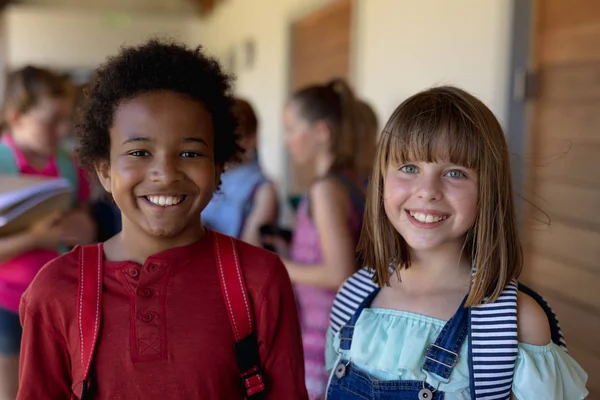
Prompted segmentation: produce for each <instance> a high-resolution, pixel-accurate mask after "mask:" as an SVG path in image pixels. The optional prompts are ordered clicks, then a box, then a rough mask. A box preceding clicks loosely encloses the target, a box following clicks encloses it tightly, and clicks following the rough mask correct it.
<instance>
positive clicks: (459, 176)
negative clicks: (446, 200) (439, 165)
mask: <svg viewBox="0 0 600 400" xmlns="http://www.w3.org/2000/svg"><path fill="white" fill-rule="evenodd" d="M446 176H448V177H449V178H453V179H462V178H466V176H465V174H464V172H462V171H460V170H458V169H451V170H450V171H448V172H447V173H446Z"/></svg>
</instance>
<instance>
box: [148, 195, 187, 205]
mask: <svg viewBox="0 0 600 400" xmlns="http://www.w3.org/2000/svg"><path fill="white" fill-rule="evenodd" d="M146 198H147V199H148V201H149V202H150V203H152V204H156V205H157V206H162V207H166V206H173V205H176V204H179V203H181V202H182V201H183V196H147V197H146Z"/></svg>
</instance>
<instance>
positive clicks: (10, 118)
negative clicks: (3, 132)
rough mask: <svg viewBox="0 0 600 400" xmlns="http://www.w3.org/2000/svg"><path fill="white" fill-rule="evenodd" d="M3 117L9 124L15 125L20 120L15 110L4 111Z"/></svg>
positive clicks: (19, 115)
mask: <svg viewBox="0 0 600 400" xmlns="http://www.w3.org/2000/svg"><path fill="white" fill-rule="evenodd" d="M4 118H5V120H6V123H7V124H8V125H9V126H16V125H18V124H19V122H20V121H21V114H20V113H18V112H17V111H16V110H12V109H9V110H6V112H5V113H4Z"/></svg>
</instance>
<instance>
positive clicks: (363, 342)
mask: <svg viewBox="0 0 600 400" xmlns="http://www.w3.org/2000/svg"><path fill="white" fill-rule="evenodd" d="M445 324H446V321H443V320H440V319H436V318H430V317H426V316H423V315H419V314H414V313H409V312H405V311H397V310H390V309H381V308H366V309H364V310H363V312H362V313H361V315H360V317H359V319H358V321H357V323H356V326H355V328H354V336H353V340H352V347H351V349H350V360H351V361H352V363H353V364H354V365H356V367H358V368H360V369H362V370H363V371H365V372H366V373H368V374H369V375H371V377H372V378H373V379H378V380H399V379H402V380H419V381H423V380H426V382H427V383H429V384H430V385H432V386H433V387H437V385H438V384H439V390H442V391H444V392H445V399H446V400H469V399H471V395H470V390H469V364H468V345H467V343H466V342H465V344H464V345H463V347H462V349H461V352H460V356H459V361H458V364H457V365H456V366H455V367H454V370H453V371H452V374H451V375H450V381H449V382H447V383H443V382H440V381H439V380H438V379H437V378H436V376H435V375H432V374H429V373H426V372H424V371H422V370H421V367H422V366H423V364H424V363H425V355H424V351H425V348H426V347H427V345H428V344H429V343H434V342H435V339H436V338H437V336H438V335H439V334H440V332H441V330H442V328H443V327H444V325H445ZM339 343H340V340H339V333H338V334H336V335H335V336H334V335H333V331H332V330H331V328H329V330H328V332H327V347H326V367H327V370H332V369H334V367H335V366H336V364H337V363H338V362H339V359H340V356H339V355H338V352H337V351H336V350H337V349H339ZM586 382H587V374H586V372H585V371H584V370H583V369H582V368H581V367H580V366H579V364H578V363H577V362H576V361H575V360H574V359H573V358H572V357H571V356H569V354H567V353H566V352H565V351H564V350H563V349H561V348H560V347H559V346H557V345H556V344H554V343H550V344H548V345H546V346H534V345H531V344H525V343H519V350H518V355H517V361H516V364H515V373H514V380H513V385H512V391H513V393H514V394H515V396H516V397H517V398H518V399H519V400H530V399H531V400H533V399H535V400H539V399H553V400H579V399H583V398H585V396H587V394H588V392H587V390H586V389H585V384H586Z"/></svg>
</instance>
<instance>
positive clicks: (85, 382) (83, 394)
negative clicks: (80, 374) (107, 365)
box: [79, 379, 89, 400]
mask: <svg viewBox="0 0 600 400" xmlns="http://www.w3.org/2000/svg"><path fill="white" fill-rule="evenodd" d="M88 389H89V379H84V380H83V382H82V383H81V396H79V399H80V400H85V398H86V397H87V393H88Z"/></svg>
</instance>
